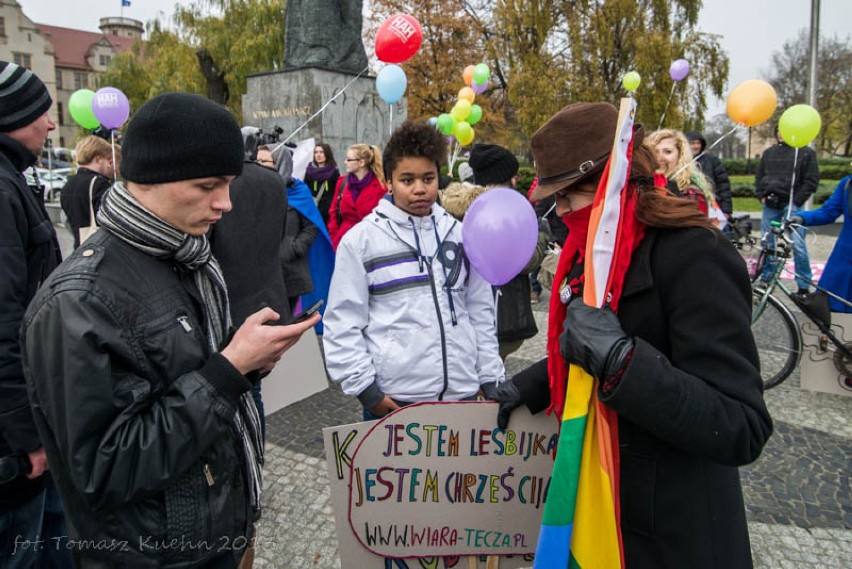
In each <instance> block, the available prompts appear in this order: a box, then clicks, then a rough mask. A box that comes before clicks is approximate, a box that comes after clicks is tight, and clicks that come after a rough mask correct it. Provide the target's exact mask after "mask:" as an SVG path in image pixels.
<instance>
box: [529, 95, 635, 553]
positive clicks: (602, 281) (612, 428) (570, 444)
mask: <svg viewBox="0 0 852 569" xmlns="http://www.w3.org/2000/svg"><path fill="white" fill-rule="evenodd" d="M635 113H636V101H635V100H634V99H632V98H627V99H622V100H621V107H620V109H619V117H618V127H617V130H616V136H615V141H614V142H613V150H612V153H611V154H610V158H609V161H608V163H607V166H606V169H605V170H604V174H603V176H602V177H601V186H600V187H599V188H598V192H597V194H596V196H595V203H594V205H593V206H592V214H591V221H590V225H589V238H588V241H587V243H586V256H585V259H586V262H585V267H584V273H585V286H584V290H583V300H584V302H586V304H588V305H589V306H598V307H600V306H603V304H604V302H605V301H606V302H607V303H609V304H613V298H612V295H620V293H621V285H622V282H621V280H623V276H624V273H625V272H626V270H627V265H628V264H629V255H627V256H625V255H624V254H619V252H620V251H623V250H624V247H623V244H622V242H621V237H622V232H621V228H622V225H623V220H624V217H623V216H622V209H623V203H624V200H623V189H624V188H625V186H626V184H627V174H628V171H629V165H630V156H631V153H632V142H633V122H634V116H635ZM554 285H555V287H558V286H559V283H554ZM608 297H609V298H608ZM615 300H616V301H617V299H615ZM557 449H558V450H557V453H556V460H555V462H554V466H553V476H552V480H551V484H550V490H549V492H548V495H547V502H546V503H545V507H544V514H543V518H542V526H541V532H540V533H539V539H538V545H537V547H536V553H535V563H534V568H535V569H562V568H571V569H573V568H577V569H613V568H621V567H624V549H623V544H622V541H621V532H620V529H619V527H620V523H619V520H620V511H619V499H618V496H619V488H618V482H619V481H618V419H617V417H616V415H615V413H614V412H613V411H612V410H611V409H609V408H607V407H606V406H604V405H602V404H601V403H600V402H599V401H598V399H597V389H596V385H595V378H594V377H592V376H591V375H589V374H588V373H587V372H586V371H585V370H583V369H582V368H581V367H580V366H577V365H574V364H572V365H571V366H570V367H569V370H568V382H567V393H566V398H565V407H564V410H563V413H562V425H561V429H560V433H559V445H558V447H557Z"/></svg>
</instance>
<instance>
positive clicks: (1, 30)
mask: <svg viewBox="0 0 852 569" xmlns="http://www.w3.org/2000/svg"><path fill="white" fill-rule="evenodd" d="M5 35H6V18H4V17H3V16H0V37H2V36H5Z"/></svg>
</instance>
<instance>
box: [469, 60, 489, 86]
mask: <svg viewBox="0 0 852 569" xmlns="http://www.w3.org/2000/svg"><path fill="white" fill-rule="evenodd" d="M490 78H491V70H490V69H489V68H488V66H487V65H485V64H484V63H480V64H478V65H477V66H476V67H474V68H473V81H474V82H475V83H476V84H477V85H482V84H483V83H485V82H486V81H488V80H489V79H490Z"/></svg>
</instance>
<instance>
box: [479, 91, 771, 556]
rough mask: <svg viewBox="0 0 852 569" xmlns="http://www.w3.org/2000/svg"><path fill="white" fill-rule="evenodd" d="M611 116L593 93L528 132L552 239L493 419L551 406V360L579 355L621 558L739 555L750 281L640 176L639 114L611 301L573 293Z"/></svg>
mask: <svg viewBox="0 0 852 569" xmlns="http://www.w3.org/2000/svg"><path fill="white" fill-rule="evenodd" d="M617 119H618V110H617V109H616V108H615V107H613V106H612V105H610V104H609V103H577V104H572V105H568V106H567V107H565V108H563V109H562V110H561V111H559V112H558V113H557V114H556V115H554V116H553V117H551V119H550V120H549V121H548V122H547V123H545V124H544V126H542V127H541V128H540V129H539V130H538V131H537V132H536V133H535V134H534V135H533V137H532V151H533V154H534V156H535V162H536V168H537V171H538V176H539V186H538V188H537V190H536V192H537V194H536V195H534V196H533V197H534V198H539V199H540V198H544V197H546V196H547V195H556V204H557V205H556V209H557V215H559V216H560V217H564V219H565V221H566V224H567V225H568V231H569V232H568V241H567V242H566V244H565V247H564V248H563V252H562V256H561V258H560V267H559V270H558V271H557V279H559V282H557V281H554V283H553V291H554V292H553V294H552V297H551V307H550V310H551V329H549V330H548V354H549V355H548V358H546V359H544V360H541V361H540V362H537V363H536V364H533V365H532V366H531V367H529V368H527V369H526V370H523V371H521V372H520V373H518V374H517V375H516V376H514V377H513V378H511V379H510V380H509V381H506V382H504V383H502V384H500V385H499V386H498V387H497V389H496V391H495V393H494V394H493V398H494V399H495V400H496V401H498V402H499V403H500V410H499V413H498V426H500V427H501V428H506V427H507V423H508V420H509V416H510V413H511V411H512V409H514V408H515V407H517V406H519V405H521V404H525V405H527V407H529V409H530V411H532V412H533V413H537V412H540V411H542V410H544V409H547V408H549V407H552V411H553V412H554V413H556V414H557V416H560V417H561V416H562V411H563V409H562V403H561V402H564V396H565V389H564V386H565V381H566V380H567V379H566V377H567V364H568V363H573V364H577V365H580V366H581V367H582V368H583V369H585V370H586V371H587V372H588V373H589V374H591V375H592V376H594V377H595V378H596V379H597V381H596V389H597V396H598V398H599V400H600V401H601V402H602V403H603V404H604V405H607V406H608V407H610V408H611V409H612V410H613V411H615V413H616V414H617V417H618V438H619V443H620V448H619V453H620V464H619V467H620V481H621V485H620V495H619V497H618V499H619V500H620V505H621V518H620V521H621V523H620V531H621V536H622V538H623V546H624V556H625V566H626V567H629V568H631V569H636V568H639V569H642V568H649V569H650V568H654V569H656V568H659V567H689V568H690V569H711V568H712V569H738V568H750V567H751V566H752V559H751V550H750V546H749V537H748V527H747V524H746V515H745V507H744V504H743V495H742V489H741V485H740V478H739V472H738V469H737V467H738V466H740V465H744V464H748V463H750V462H753V461H754V460H756V459H757V458H758V457H759V456H760V453H761V451H762V449H763V446H764V444H765V443H766V441H767V439H768V438H769V436H770V434H771V433H772V420H771V419H770V416H769V412H768V411H767V409H766V405H765V403H764V401H763V393H762V385H763V384H762V382H761V378H760V372H759V360H758V354H757V349H756V347H755V343H754V339H753V337H752V334H751V330H750V312H751V311H750V306H751V287H750V282H749V278H748V274H747V272H746V268H745V265H744V264H743V262H742V259H741V258H740V256H739V255H738V254H737V251H736V250H735V249H734V247H733V245H732V244H731V242H730V241H729V240H728V239H724V238H722V236H721V234H720V233H719V231H718V230H716V229H715V228H714V227H713V225H712V223H711V221H710V220H709V219H708V218H707V217H706V216H705V215H703V214H702V213H701V212H699V211H698V209H697V208H696V207H695V205H694V204H693V203H691V202H689V201H687V200H683V199H681V198H676V197H674V196H672V195H671V194H669V193H667V192H666V190H665V180H664V179H663V178H662V176H659V175H657V176H656V177H655V176H654V170H655V168H656V159H655V157H654V154H653V151H652V150H651V149H650V148H649V147H647V146H645V145H643V144H641V129H640V130H639V131H638V132H637V134H636V140H635V141H634V146H633V149H634V150H633V158H632V163H631V168H630V172H629V174H628V176H629V183H628V185H627V187H626V189H625V190H624V191H625V192H627V197H626V202H625V206H624V207H625V212H626V215H628V216H629V217H628V218H627V220H626V221H625V226H626V227H627V228H628V229H626V230H625V233H624V235H623V238H624V239H626V240H627V242H628V243H632V244H633V245H632V251H633V253H632V256H631V260H630V264H629V268H628V269H627V271H626V274H625V278H624V281H623V291H622V293H621V296H620V301H619V306H618V312H617V314H616V313H615V312H613V311H612V309H611V308H609V307H608V306H606V307H604V308H602V309H598V308H593V307H590V306H587V305H586V304H585V303H584V302H583V301H582V292H583V291H582V287H583V278H582V276H583V267H584V262H583V259H584V253H585V245H586V234H587V233H588V230H589V229H588V228H589V219H590V211H591V204H592V202H593V200H594V198H595V192H596V189H597V188H598V185H599V181H600V179H601V176H602V171H603V168H604V166H605V165H606V162H607V159H608V155H609V153H610V151H611V148H612V143H613V137H614V135H615V131H616V125H617V122H618V120H617ZM588 238H589V239H591V238H592V235H588ZM561 275H566V276H565V277H564V278H561ZM560 313H563V314H565V316H564V320H563V319H562V318H560V317H559V314H560ZM554 315H556V318H554ZM551 359H552V360H553V361H550V360H551ZM563 359H564V361H563ZM548 363H551V364H552V365H550V366H549V367H550V369H548ZM551 382H553V383H554V390H553V391H551V389H550V383H551Z"/></svg>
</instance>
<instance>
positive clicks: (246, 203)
mask: <svg viewBox="0 0 852 569" xmlns="http://www.w3.org/2000/svg"><path fill="white" fill-rule="evenodd" d="M244 140H246V141H249V140H250V139H248V138H245V139H244ZM248 144H251V142H248ZM259 150H260V149H257V150H255V152H254V153H257V152H259ZM251 154H252V152H251V151H250V150H247V155H248V156H250V155H251ZM257 156H258V159H259V157H260V154H257ZM231 205H232V209H231V211H229V212H227V213H226V214H225V215H223V216H222V219H220V220H219V221H218V222H217V223H216V224H215V225H213V226H212V227H211V228H210V233H209V235H208V239H209V240H210V250H211V251H212V253H213V256H214V257H216V259H217V260H218V261H219V264H220V265H221V267H222V274H223V275H224V277H225V283H226V284H227V285H228V298H229V299H230V301H231V315H232V317H233V319H234V325H235V326H239V325H240V324H242V323H243V322H244V321H245V319H246V318H247V317H248V316H249V315H250V314H253V313H254V312H256V311H257V310H260V309H261V308H263V307H269V308H271V309H272V310H274V311H275V312H277V313H278V314H279V315H280V316H281V318H280V320H279V323H282V324H283V323H286V322H288V321H289V320H290V317H291V315H292V313H291V311H290V304H289V303H288V302H287V298H288V292H287V286H286V284H285V283H284V276H283V275H282V274H281V270H280V262H279V258H280V257H281V241H282V240H283V238H284V233H285V230H286V229H285V223H286V221H287V189H286V187H285V185H284V180H283V179H282V178H281V176H280V175H279V174H278V173H277V172H276V170H275V169H274V168H273V169H270V168H268V167H264V166H261V165H260V164H258V163H257V162H255V161H253V160H250V159H247V160H246V161H245V162H244V163H243V170H242V174H240V175H239V176H238V177H237V178H235V179H234V181H233V182H232V183H231ZM252 396H253V397H254V403H255V406H256V407H257V410H258V412H259V413H260V420H261V429H262V431H263V434H264V437H265V435H266V421H265V418H264V413H263V398H262V396H261V382H259V381H258V382H255V383H254V384H253V385H252Z"/></svg>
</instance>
